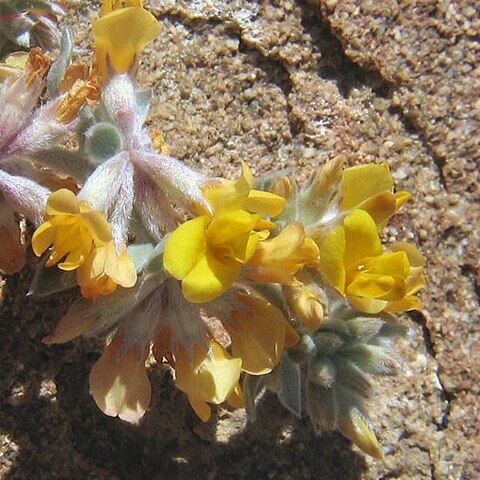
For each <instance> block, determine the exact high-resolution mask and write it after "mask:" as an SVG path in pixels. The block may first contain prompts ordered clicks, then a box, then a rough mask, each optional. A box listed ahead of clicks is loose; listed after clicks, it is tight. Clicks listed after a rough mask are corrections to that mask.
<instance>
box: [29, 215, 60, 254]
mask: <svg viewBox="0 0 480 480" xmlns="http://www.w3.org/2000/svg"><path fill="white" fill-rule="evenodd" d="M54 240H55V228H54V227H53V225H52V224H51V222H45V223H42V224H41V225H40V226H39V227H38V228H37V229H36V230H35V233H34V234H33V237H32V249H33V251H34V253H35V255H36V256H37V257H40V256H41V255H42V254H43V252H45V250H47V248H49V247H50V246H51V245H53V242H54Z"/></svg>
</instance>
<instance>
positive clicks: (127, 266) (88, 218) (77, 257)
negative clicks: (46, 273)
mask: <svg viewBox="0 0 480 480" xmlns="http://www.w3.org/2000/svg"><path fill="white" fill-rule="evenodd" d="M45 217H46V221H45V222H44V223H43V224H42V225H40V226H39V227H38V229H37V230H36V231H35V233H34V235H33V238H32V247H33V251H34V252H35V254H36V255H37V256H40V255H42V254H43V253H44V252H45V251H46V250H47V249H48V248H50V247H52V249H51V252H50V256H49V258H48V260H47V262H46V264H45V265H46V267H51V266H53V265H58V268H60V269H61V270H65V271H72V270H76V271H77V280H78V283H79V285H80V286H81V288H82V293H83V295H84V296H85V297H87V298H95V297H96V296H97V295H106V294H109V293H111V292H112V291H113V290H115V288H116V286H117V284H119V285H121V286H123V287H132V286H133V285H134V284H135V282H136V279H137V275H136V272H135V267H134V264H133V261H132V260H131V259H130V258H129V257H128V256H127V255H126V253H125V251H122V253H121V255H118V253H117V251H116V247H115V245H114V243H113V239H112V232H111V229H110V225H109V224H108V222H107V220H106V219H105V217H104V215H103V214H102V213H100V212H96V211H92V209H91V208H90V206H89V205H88V203H87V202H81V201H79V200H78V198H77V197H76V196H75V194H74V193H72V192H70V191H69V190H66V189H61V190H58V191H56V192H54V193H52V194H51V195H50V197H49V199H48V201H47V206H46V211H45Z"/></svg>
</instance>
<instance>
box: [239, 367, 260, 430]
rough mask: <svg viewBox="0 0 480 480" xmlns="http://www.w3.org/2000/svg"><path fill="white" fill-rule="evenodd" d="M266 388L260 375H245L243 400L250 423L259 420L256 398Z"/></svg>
mask: <svg viewBox="0 0 480 480" xmlns="http://www.w3.org/2000/svg"><path fill="white" fill-rule="evenodd" d="M263 387H264V378H263V377H262V376H258V375H249V374H245V376H244V377H243V386H242V390H243V399H244V402H245V410H246V412H247V416H248V421H249V422H252V423H253V422H254V421H255V420H256V418H257V407H256V402H255V400H256V398H257V396H258V395H259V393H260V391H261V390H262V388H263Z"/></svg>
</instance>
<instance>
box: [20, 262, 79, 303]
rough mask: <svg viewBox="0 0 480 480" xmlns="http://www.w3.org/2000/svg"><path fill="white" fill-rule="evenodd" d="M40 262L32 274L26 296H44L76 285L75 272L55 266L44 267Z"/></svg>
mask: <svg viewBox="0 0 480 480" xmlns="http://www.w3.org/2000/svg"><path fill="white" fill-rule="evenodd" d="M44 264H45V262H41V265H39V266H38V269H37V271H36V272H35V275H34V276H33V280H32V283H31V285H30V289H29V291H28V293H27V295H28V296H30V295H35V296H36V297H46V296H48V295H51V294H52V293H58V292H63V291H64V290H68V289H70V288H73V287H74V286H75V285H76V283H77V282H76V277H75V272H64V271H63V270H60V269H59V268H57V267H51V268H45V267H44Z"/></svg>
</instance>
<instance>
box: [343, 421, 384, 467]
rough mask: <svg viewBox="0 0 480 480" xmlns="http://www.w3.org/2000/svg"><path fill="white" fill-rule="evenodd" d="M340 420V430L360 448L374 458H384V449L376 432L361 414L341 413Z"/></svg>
mask: <svg viewBox="0 0 480 480" xmlns="http://www.w3.org/2000/svg"><path fill="white" fill-rule="evenodd" d="M338 421H339V427H340V431H341V432H342V433H343V434H344V435H345V436H346V437H348V438H349V439H350V440H351V441H352V442H353V443H355V445H356V446H357V447H358V448H360V450H362V451H363V452H365V453H366V454H367V455H370V456H372V457H374V458H378V459H381V458H383V451H382V449H381V448H380V445H379V444H378V440H377V437H376V436H375V433H374V432H373V430H372V429H371V428H370V427H369V426H368V425H367V423H366V422H365V420H363V418H361V416H360V415H358V414H355V413H352V414H351V415H340V416H339V420H338Z"/></svg>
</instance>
